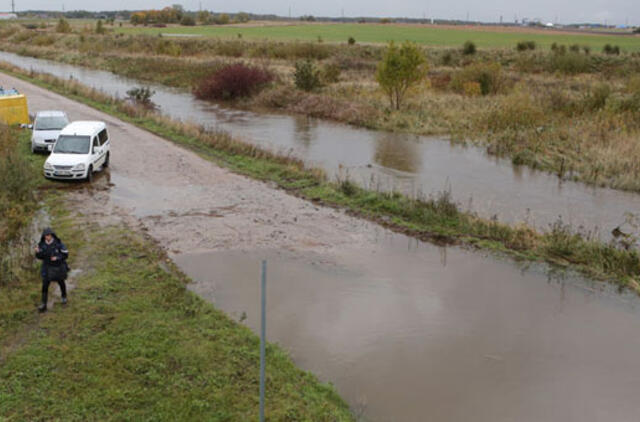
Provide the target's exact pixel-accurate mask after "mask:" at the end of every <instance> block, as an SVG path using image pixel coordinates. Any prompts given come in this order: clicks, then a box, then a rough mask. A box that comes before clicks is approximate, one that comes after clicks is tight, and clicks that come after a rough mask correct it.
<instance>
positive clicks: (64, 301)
mask: <svg viewBox="0 0 640 422" xmlns="http://www.w3.org/2000/svg"><path fill="white" fill-rule="evenodd" d="M62 304H63V305H66V304H67V297H66V296H63V297H62Z"/></svg>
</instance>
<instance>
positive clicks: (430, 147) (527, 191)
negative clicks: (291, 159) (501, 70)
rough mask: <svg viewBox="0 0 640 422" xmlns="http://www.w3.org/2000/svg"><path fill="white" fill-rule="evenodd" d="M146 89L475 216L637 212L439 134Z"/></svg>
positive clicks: (19, 60) (15, 59) (605, 228)
mask: <svg viewBox="0 0 640 422" xmlns="http://www.w3.org/2000/svg"><path fill="white" fill-rule="evenodd" d="M0 59H1V60H4V61H7V62H9V63H12V64H14V65H17V66H20V67H22V68H25V69H33V70H36V71H41V72H47V73H50V74H53V75H56V76H58V77H61V78H70V77H72V78H74V79H77V80H78V81H80V82H82V83H83V84H86V85H89V86H92V87H95V88H97V89H100V90H102V91H104V92H106V93H108V94H111V95H115V96H119V97H123V96H124V95H125V93H126V91H127V90H128V89H130V88H131V87H133V86H139V85H142V84H143V83H142V82H139V81H136V80H132V79H127V78H122V77H119V76H116V75H114V74H112V73H109V72H104V71H96V70H90V69H86V68H80V67H75V66H70V65H64V64H60V63H56V62H52V61H46V60H40V59H34V58H29V57H21V56H18V55H15V54H11V53H5V52H0ZM145 85H148V84H145ZM151 88H152V89H153V90H154V91H155V92H156V94H155V95H154V97H153V101H154V102H156V103H157V104H158V106H159V107H160V110H161V111H162V112H163V113H165V114H167V115H169V116H171V117H173V118H175V119H179V120H183V121H189V120H190V121H194V122H197V123H200V124H203V125H205V126H207V127H210V128H216V129H224V130H227V131H229V132H231V133H232V134H233V135H234V136H236V137H239V138H242V139H244V140H246V141H248V142H252V143H255V144H258V145H261V146H266V147H268V148H271V149H273V150H277V151H281V152H285V153H291V154H293V155H295V156H298V157H300V158H302V159H304V160H305V162H307V163H310V164H312V165H315V166H318V167H322V168H324V169H325V170H326V171H327V172H328V174H329V175H331V176H332V177H337V176H338V175H341V176H342V177H345V176H348V177H350V178H351V179H353V180H354V181H356V182H358V183H360V184H362V185H365V186H368V187H370V188H373V189H379V190H392V189H393V190H399V191H402V192H404V193H407V194H409V195H418V194H423V195H426V196H428V195H435V194H437V193H438V192H441V191H443V190H445V189H448V190H451V193H452V196H453V198H454V199H455V200H456V201H457V202H458V203H459V204H461V206H462V207H463V208H465V209H470V210H472V211H474V212H477V213H478V214H479V215H481V216H482V217H485V218H492V217H493V216H497V217H498V218H499V220H501V221H505V222H510V223H515V222H521V221H525V222H527V223H529V224H531V225H534V226H536V227H538V228H539V229H543V230H544V229H547V228H548V227H549V225H550V224H552V223H554V222H556V221H557V220H558V219H559V218H561V219H562V221H563V222H564V223H568V224H571V225H572V226H574V227H576V228H577V227H583V228H584V229H585V230H589V231H593V230H597V231H598V232H599V233H600V235H601V236H603V237H606V238H608V237H609V236H610V232H611V230H613V229H614V228H615V227H617V226H618V225H620V224H622V223H624V221H625V213H627V212H633V213H635V212H636V211H637V210H638V209H640V195H637V194H634V193H629V192H620V191H616V190H612V189H603V188H595V187H589V186H586V185H584V184H581V183H574V182H561V181H559V180H558V178H557V177H556V176H553V175H550V174H547V173H542V172H537V171H533V170H530V169H527V168H522V167H514V166H512V165H511V163H510V161H508V160H503V159H497V158H495V157H492V156H489V155H488V154H486V152H485V151H484V149H482V148H477V147H461V146H454V145H451V144H450V142H449V141H447V140H446V139H436V138H429V137H424V136H414V135H406V134H393V133H386V132H379V131H371V130H365V129H358V128H354V127H351V126H346V125H342V124H336V123H331V122H327V121H322V120H317V119H309V118H305V117H296V116H285V115H270V114H257V113H252V112H245V111H239V110H232V109H225V108H222V107H220V106H218V105H216V104H211V103H207V102H203V101H199V100H196V99H194V98H193V97H192V96H191V95H190V94H189V93H184V92H181V91H178V90H175V89H171V88H167V87H163V86H158V85H151Z"/></svg>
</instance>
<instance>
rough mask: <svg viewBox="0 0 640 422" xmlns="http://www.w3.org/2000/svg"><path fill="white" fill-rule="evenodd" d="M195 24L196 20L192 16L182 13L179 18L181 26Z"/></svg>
mask: <svg viewBox="0 0 640 422" xmlns="http://www.w3.org/2000/svg"><path fill="white" fill-rule="evenodd" d="M195 24H196V20H195V19H194V18H193V16H190V15H184V16H183V17H182V19H181V20H180V25H183V26H195Z"/></svg>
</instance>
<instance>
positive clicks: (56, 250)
mask: <svg viewBox="0 0 640 422" xmlns="http://www.w3.org/2000/svg"><path fill="white" fill-rule="evenodd" d="M47 234H50V235H52V236H53V242H51V244H47V242H46V241H45V240H44V237H45V236H46V235H47ZM38 248H39V251H38V252H36V258H38V259H41V260H42V269H41V271H40V273H41V274H42V277H43V278H44V277H46V276H47V273H48V269H49V267H57V266H60V265H64V268H65V270H68V268H69V267H68V266H67V258H68V257H69V251H68V250H67V247H66V246H65V245H64V243H62V241H61V240H60V238H58V236H56V234H55V233H54V232H53V230H51V229H49V228H47V229H44V231H43V232H42V236H41V237H40V243H38ZM53 257H56V259H55V260H54V261H52V260H51V258H53Z"/></svg>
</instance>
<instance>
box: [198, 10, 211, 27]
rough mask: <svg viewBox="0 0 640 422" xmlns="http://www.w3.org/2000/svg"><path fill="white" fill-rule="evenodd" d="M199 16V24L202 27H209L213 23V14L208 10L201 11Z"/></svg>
mask: <svg viewBox="0 0 640 422" xmlns="http://www.w3.org/2000/svg"><path fill="white" fill-rule="evenodd" d="M197 16H198V18H197V20H198V22H200V23H201V24H202V25H207V24H208V23H210V22H211V19H212V16H211V12H209V11H208V10H201V11H199V12H198V15H197Z"/></svg>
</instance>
